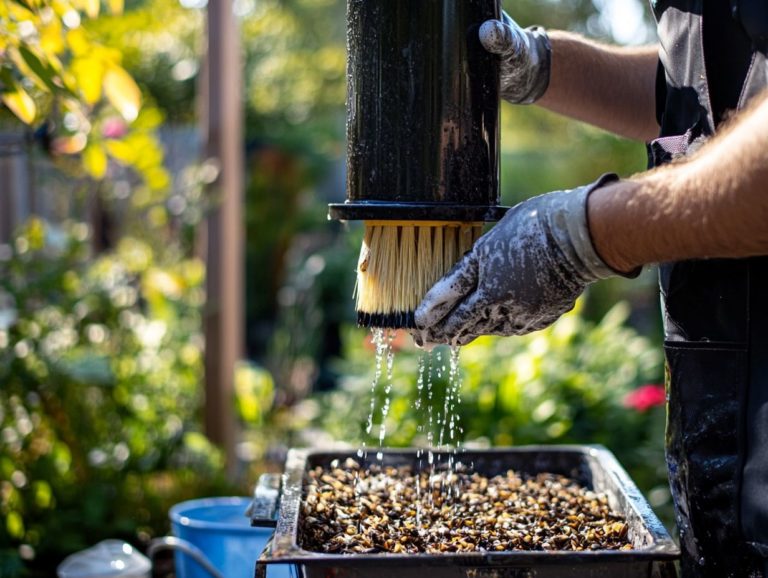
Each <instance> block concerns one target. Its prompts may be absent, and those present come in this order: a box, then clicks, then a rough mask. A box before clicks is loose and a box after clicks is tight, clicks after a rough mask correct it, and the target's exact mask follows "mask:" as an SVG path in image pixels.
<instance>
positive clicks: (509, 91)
mask: <svg viewBox="0 0 768 578" xmlns="http://www.w3.org/2000/svg"><path fill="white" fill-rule="evenodd" d="M479 36H480V43H481V44H482V45H483V47H484V48H485V49H486V50H487V51H488V52H491V53H492V54H498V55H499V56H500V57H501V71H500V80H501V97H502V98H503V99H505V100H508V101H509V102H511V103H514V104H531V103H533V102H536V101H537V100H538V99H539V98H540V97H541V96H542V95H543V94H544V92H545V91H546V90H547V87H548V86H549V70H550V63H551V61H552V48H551V47H550V45H549V38H547V33H546V32H545V31H544V29H543V28H540V27H538V26H533V27H531V28H520V26H518V25H517V23H516V22H515V21H514V20H512V19H511V18H510V17H509V15H508V14H507V13H506V12H502V19H501V20H487V21H485V22H483V24H482V26H480V32H479Z"/></svg>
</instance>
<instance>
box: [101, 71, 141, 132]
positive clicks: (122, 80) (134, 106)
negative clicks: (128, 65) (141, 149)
mask: <svg viewBox="0 0 768 578" xmlns="http://www.w3.org/2000/svg"><path fill="white" fill-rule="evenodd" d="M104 94H105V95H106V97H107V100H109V102H110V104H112V106H114V107H115V108H116V109H117V111H118V112H119V113H120V114H121V115H122V117H123V118H124V119H125V120H127V121H128V122H133V121H134V120H136V117H137V116H138V115H139V108H140V107H141V90H140V89H139V87H138V86H137V85H136V82H134V80H133V78H131V75H130V74H128V73H127V72H126V71H125V69H123V68H122V67H120V66H118V65H117V64H110V65H109V66H108V67H107V70H106V72H105V73H104Z"/></svg>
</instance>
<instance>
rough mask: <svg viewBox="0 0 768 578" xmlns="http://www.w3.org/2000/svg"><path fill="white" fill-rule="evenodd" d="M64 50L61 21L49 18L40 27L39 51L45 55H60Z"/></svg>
mask: <svg viewBox="0 0 768 578" xmlns="http://www.w3.org/2000/svg"><path fill="white" fill-rule="evenodd" d="M64 48H65V45H64V38H63V35H62V26H61V21H60V20H59V19H58V18H51V20H50V21H49V22H47V23H46V24H43V25H42V26H41V27H40V49H41V50H42V51H43V52H44V53H45V54H61V53H62V52H64Z"/></svg>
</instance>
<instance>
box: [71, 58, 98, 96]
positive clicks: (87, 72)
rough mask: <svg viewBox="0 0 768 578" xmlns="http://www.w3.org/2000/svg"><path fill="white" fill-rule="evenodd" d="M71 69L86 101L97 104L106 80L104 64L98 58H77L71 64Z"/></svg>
mask: <svg viewBox="0 0 768 578" xmlns="http://www.w3.org/2000/svg"><path fill="white" fill-rule="evenodd" d="M70 70H71V71H72V74H73V75H74V77H75V82H76V83H77V86H78V88H79V89H80V93H81V94H82V95H83V98H84V99H85V102H86V103H88V104H91V105H93V104H96V103H97V102H98V101H99V99H100V98H101V89H102V85H103V82H104V72H105V71H104V64H103V63H102V61H101V60H100V59H97V58H89V57H84V58H76V59H74V60H73V61H72V64H71V65H70Z"/></svg>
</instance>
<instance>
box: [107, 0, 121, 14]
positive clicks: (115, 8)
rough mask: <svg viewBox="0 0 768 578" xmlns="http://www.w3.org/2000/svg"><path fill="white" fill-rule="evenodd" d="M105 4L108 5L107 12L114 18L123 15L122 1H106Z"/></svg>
mask: <svg viewBox="0 0 768 578" xmlns="http://www.w3.org/2000/svg"><path fill="white" fill-rule="evenodd" d="M107 3H108V4H109V11H110V12H111V13H112V14H114V15H115V16H120V15H121V14H122V13H123V8H124V7H125V2H124V0H107Z"/></svg>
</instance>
